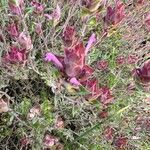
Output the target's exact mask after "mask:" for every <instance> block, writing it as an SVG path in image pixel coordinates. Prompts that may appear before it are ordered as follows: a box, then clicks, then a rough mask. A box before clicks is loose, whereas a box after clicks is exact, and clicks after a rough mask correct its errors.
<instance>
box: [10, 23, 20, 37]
mask: <svg viewBox="0 0 150 150" xmlns="http://www.w3.org/2000/svg"><path fill="white" fill-rule="evenodd" d="M7 31H8V33H9V34H10V36H11V37H13V38H17V37H18V36H19V30H18V26H17V24H15V23H11V24H9V25H8V26H7Z"/></svg>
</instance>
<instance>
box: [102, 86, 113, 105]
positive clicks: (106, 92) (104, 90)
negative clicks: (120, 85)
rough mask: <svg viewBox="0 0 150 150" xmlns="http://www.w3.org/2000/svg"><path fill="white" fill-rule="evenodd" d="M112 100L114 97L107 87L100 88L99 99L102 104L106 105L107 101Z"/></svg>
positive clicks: (110, 101)
mask: <svg viewBox="0 0 150 150" xmlns="http://www.w3.org/2000/svg"><path fill="white" fill-rule="evenodd" d="M113 100H114V97H113V96H112V94H111V91H110V90H109V88H107V87H103V88H101V96H100V101H101V102H102V103H103V104H104V105H107V104H109V103H112V102H113Z"/></svg>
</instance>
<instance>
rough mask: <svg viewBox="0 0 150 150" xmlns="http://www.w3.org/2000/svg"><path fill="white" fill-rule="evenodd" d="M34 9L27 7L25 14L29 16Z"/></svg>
mask: <svg viewBox="0 0 150 150" xmlns="http://www.w3.org/2000/svg"><path fill="white" fill-rule="evenodd" d="M33 10H34V8H33V7H27V8H26V9H25V12H26V14H31V13H32V12H33Z"/></svg>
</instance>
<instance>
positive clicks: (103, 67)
mask: <svg viewBox="0 0 150 150" xmlns="http://www.w3.org/2000/svg"><path fill="white" fill-rule="evenodd" d="M97 68H98V69H100V70H106V69H107V68H108V61H107V60H100V61H98V62H97Z"/></svg>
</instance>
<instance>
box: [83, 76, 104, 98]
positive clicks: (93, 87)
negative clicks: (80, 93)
mask: <svg viewBox="0 0 150 150" xmlns="http://www.w3.org/2000/svg"><path fill="white" fill-rule="evenodd" d="M82 84H83V85H84V86H85V87H86V88H87V89H88V90H89V92H90V94H89V95H88V96H87V99H88V100H96V99H97V98H98V97H99V96H100V95H101V90H100V89H99V84H98V81H97V79H96V78H92V79H88V80H87V81H85V82H83V83H82Z"/></svg>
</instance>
